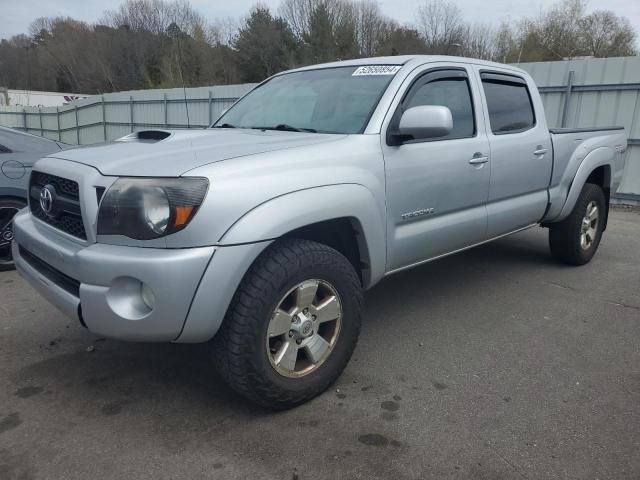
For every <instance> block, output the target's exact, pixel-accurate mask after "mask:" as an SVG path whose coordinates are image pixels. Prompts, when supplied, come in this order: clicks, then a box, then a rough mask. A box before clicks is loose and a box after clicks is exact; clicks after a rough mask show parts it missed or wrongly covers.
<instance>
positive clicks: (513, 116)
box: [481, 73, 536, 135]
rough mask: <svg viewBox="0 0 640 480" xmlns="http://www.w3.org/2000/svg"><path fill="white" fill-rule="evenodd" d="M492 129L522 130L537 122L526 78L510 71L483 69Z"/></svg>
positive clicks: (501, 132)
mask: <svg viewBox="0 0 640 480" xmlns="http://www.w3.org/2000/svg"><path fill="white" fill-rule="evenodd" d="M481 78H482V87H483V88H484V95H485V97H486V99H487V108H488V110H489V122H490V124H491V131H492V132H493V133H494V134H495V135H503V134H508V133H517V132H523V131H525V130H528V129H530V128H533V126H534V125H535V123H536V119H535V114H534V110H533V104H532V102H531V95H530V94H529V89H528V88H527V84H526V82H525V81H524V79H522V78H520V77H516V76H511V75H500V74H493V73H483V74H482V75H481Z"/></svg>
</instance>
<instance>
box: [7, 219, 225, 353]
mask: <svg viewBox="0 0 640 480" xmlns="http://www.w3.org/2000/svg"><path fill="white" fill-rule="evenodd" d="M14 236H15V241H14V243H13V257H14V260H15V265H16V268H17V270H18V271H19V272H20V273H21V274H22V276H23V277H25V278H26V279H27V280H28V281H29V283H30V284H31V285H32V286H33V287H34V288H35V289H36V290H37V291H38V292H40V294H41V295H42V296H43V297H45V298H46V299H47V300H49V302H51V303H52V304H54V305H55V306H56V307H58V308H59V309H60V310H62V311H63V312H64V313H65V314H67V315H68V316H69V317H71V318H75V319H77V320H79V321H82V322H84V324H85V325H86V326H87V328H88V329H89V330H90V331H92V332H94V333H96V334H98V335H103V336H106V337H110V338H118V339H123V340H142V341H173V340H176V339H177V338H178V337H179V336H180V334H181V332H182V331H183V328H184V327H185V322H186V319H187V316H188V314H189V311H190V309H191V307H192V302H193V301H194V297H195V295H196V292H197V291H198V287H199V285H200V282H201V280H202V278H203V275H204V273H205V270H206V269H207V266H208V265H209V263H210V262H211V259H212V257H213V256H214V252H215V251H216V247H200V248H187V249H161V248H138V247H125V246H116V245H106V244H98V243H95V244H91V245H89V246H86V245H81V244H79V243H77V242H74V241H72V240H70V239H68V238H66V237H64V236H62V235H58V234H57V233H56V232H55V231H53V230H52V229H51V228H49V227H48V226H47V225H44V224H41V222H38V220H36V219H34V218H33V217H32V216H31V214H30V213H29V212H28V211H27V210H26V209H25V210H23V211H21V212H20V213H18V214H17V215H16V217H15V219H14ZM143 284H145V285H146V286H147V287H149V288H150V290H151V291H152V292H153V297H155V303H153V302H151V303H152V304H153V308H149V307H148V305H147V303H145V302H144V301H143V298H142V294H141V291H142V288H141V287H142V285H143ZM195 307H197V308H198V309H200V310H202V309H203V308H205V307H206V306H201V305H196V306H195ZM221 310H226V305H225V306H224V308H223V309H222V308H221ZM193 340H195V341H197V340H198V339H197V338H194V339H193Z"/></svg>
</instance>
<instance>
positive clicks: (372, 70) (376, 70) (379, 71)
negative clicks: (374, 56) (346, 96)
mask: <svg viewBox="0 0 640 480" xmlns="http://www.w3.org/2000/svg"><path fill="white" fill-rule="evenodd" d="M401 68H402V66H401V65H367V66H365V67H358V68H356V70H355V72H353V73H352V74H351V76H352V77H359V76H363V75H395V74H396V73H397V72H398V70H400V69H401Z"/></svg>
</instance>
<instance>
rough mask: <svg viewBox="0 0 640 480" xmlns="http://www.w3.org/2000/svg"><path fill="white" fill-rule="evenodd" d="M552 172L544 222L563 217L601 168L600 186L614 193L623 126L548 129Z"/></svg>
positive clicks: (620, 163) (624, 142) (620, 164)
mask: <svg viewBox="0 0 640 480" xmlns="http://www.w3.org/2000/svg"><path fill="white" fill-rule="evenodd" d="M549 132H550V135H551V143H552V145H553V171H552V174H551V180H550V182H549V204H550V205H549V209H548V210H547V213H546V215H545V217H544V219H543V221H544V222H546V223H552V222H557V221H560V220H562V219H563V218H565V217H566V216H567V215H568V214H569V212H570V211H571V210H572V209H573V205H574V204H575V201H576V199H577V196H578V194H579V193H580V190H581V189H582V186H583V185H584V183H585V182H586V181H587V179H588V178H589V175H591V173H592V172H594V171H595V170H596V169H598V168H602V169H603V174H604V179H603V183H604V187H605V190H606V192H607V193H614V192H615V191H616V190H617V189H618V186H619V185H620V181H621V178H622V171H623V169H624V151H625V149H626V145H627V140H626V134H625V131H624V127H600V128H552V129H550V130H549Z"/></svg>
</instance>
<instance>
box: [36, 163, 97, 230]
mask: <svg viewBox="0 0 640 480" xmlns="http://www.w3.org/2000/svg"><path fill="white" fill-rule="evenodd" d="M46 185H51V186H52V187H53V188H54V190H55V199H54V201H53V203H54V205H53V207H54V208H53V210H52V212H50V213H49V214H47V213H45V212H44V211H43V210H42V207H41V206H40V193H41V192H42V189H43V187H45V186H46ZM29 196H30V199H31V202H30V203H31V213H32V214H33V216H34V217H36V218H38V219H40V220H42V221H43V222H46V223H48V224H49V225H51V226H53V227H55V228H57V229H59V230H62V231H63V232H65V233H68V234H69V235H73V236H74V237H78V238H81V239H83V240H86V239H87V233H86V232H85V229H84V223H83V221H82V211H81V208H80V188H79V186H78V182H75V181H73V180H69V179H67V178H62V177H57V176H55V175H49V174H48V173H42V172H37V171H34V172H32V173H31V181H30V182H29Z"/></svg>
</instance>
